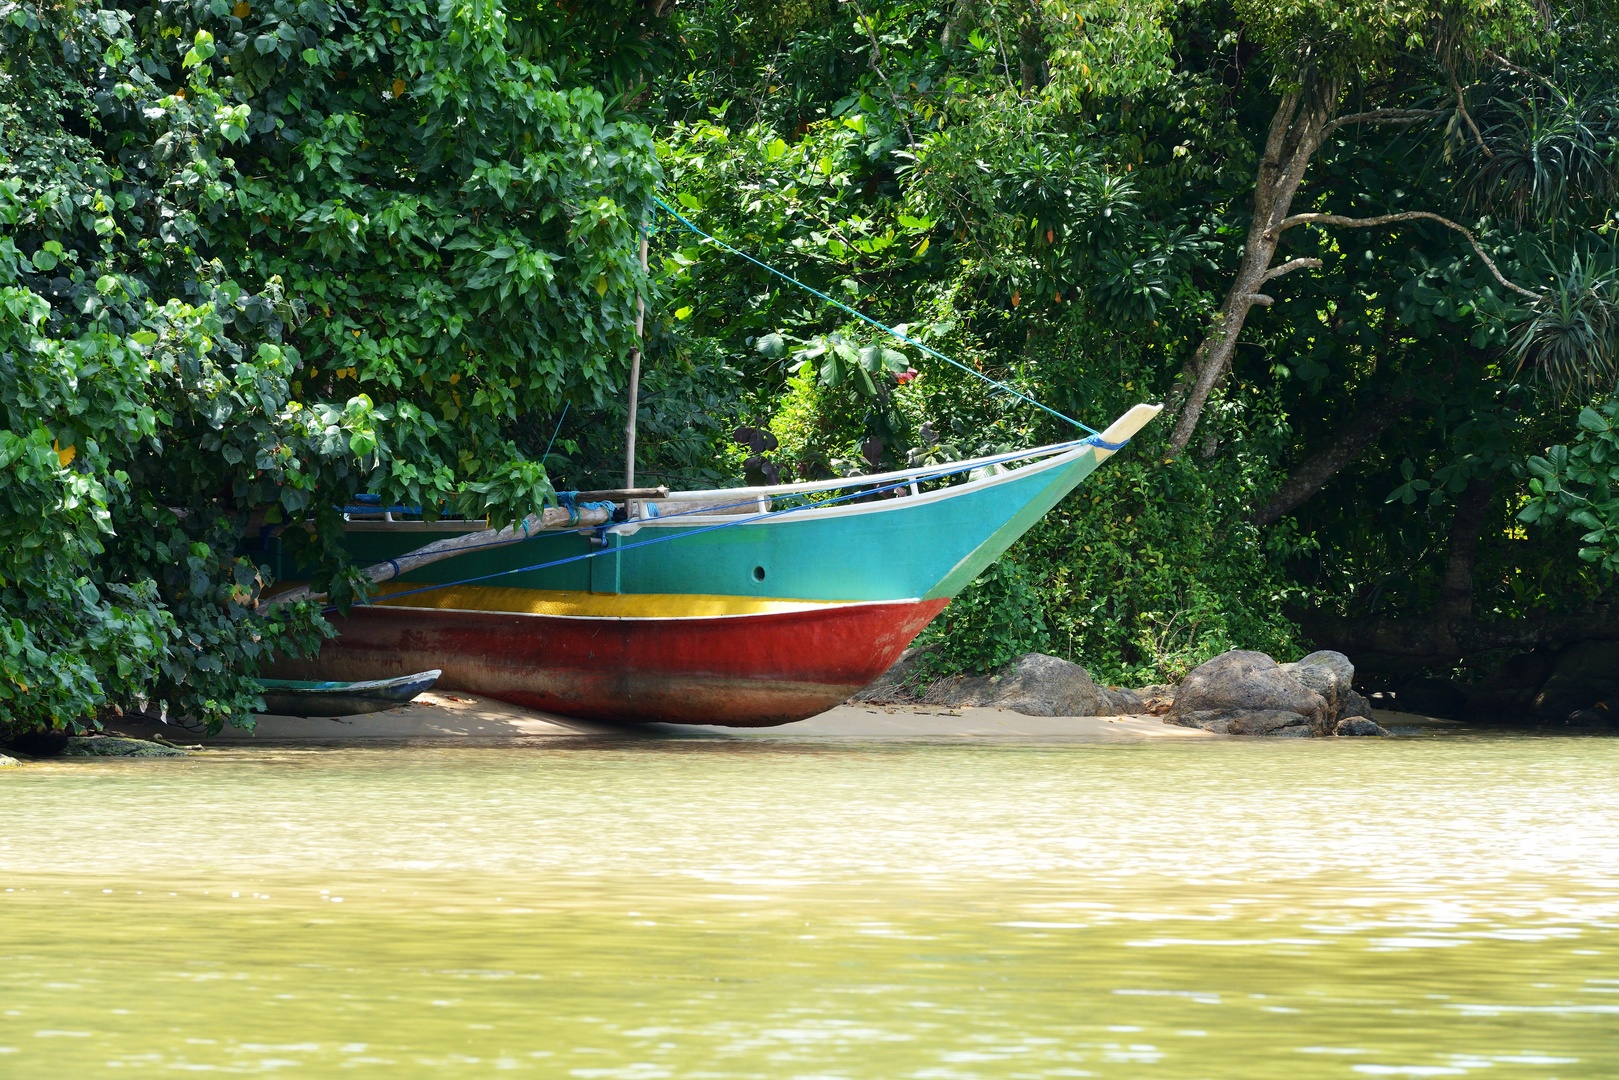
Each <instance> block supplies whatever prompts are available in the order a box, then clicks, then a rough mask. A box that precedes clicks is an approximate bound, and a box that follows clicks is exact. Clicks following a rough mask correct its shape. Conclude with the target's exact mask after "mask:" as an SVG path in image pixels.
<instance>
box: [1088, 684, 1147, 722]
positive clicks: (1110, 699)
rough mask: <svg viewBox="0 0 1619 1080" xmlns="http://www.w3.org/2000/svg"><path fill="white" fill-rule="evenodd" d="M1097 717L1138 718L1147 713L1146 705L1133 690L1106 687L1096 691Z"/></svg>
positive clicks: (1120, 687)
mask: <svg viewBox="0 0 1619 1080" xmlns="http://www.w3.org/2000/svg"><path fill="white" fill-rule="evenodd" d="M1096 693H1097V698H1098V699H1099V700H1098V703H1097V713H1096V715H1098V716H1140V715H1142V714H1143V713H1145V712H1146V711H1147V703H1146V702H1144V701H1142V700H1141V698H1140V697H1139V696H1138V695H1137V694H1136V692H1135V691H1134V690H1127V689H1125V688H1124V687H1122V686H1108V687H1102V688H1098V690H1097V692H1096Z"/></svg>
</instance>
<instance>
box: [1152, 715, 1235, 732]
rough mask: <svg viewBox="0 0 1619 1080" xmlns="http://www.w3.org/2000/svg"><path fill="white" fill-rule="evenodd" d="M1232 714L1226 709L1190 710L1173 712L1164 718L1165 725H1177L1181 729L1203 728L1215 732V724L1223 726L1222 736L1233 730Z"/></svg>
mask: <svg viewBox="0 0 1619 1080" xmlns="http://www.w3.org/2000/svg"><path fill="white" fill-rule="evenodd" d="M1231 720H1232V714H1231V713H1230V712H1228V711H1227V710H1225V709H1189V710H1187V711H1185V712H1179V713H1177V712H1171V713H1170V714H1169V715H1168V716H1166V717H1164V723H1166V724H1177V725H1179V726H1180V727H1195V728H1202V729H1204V730H1205V731H1213V730H1214V725H1215V724H1221V725H1223V726H1222V727H1221V729H1220V733H1221V734H1225V733H1226V732H1227V731H1230V730H1231Z"/></svg>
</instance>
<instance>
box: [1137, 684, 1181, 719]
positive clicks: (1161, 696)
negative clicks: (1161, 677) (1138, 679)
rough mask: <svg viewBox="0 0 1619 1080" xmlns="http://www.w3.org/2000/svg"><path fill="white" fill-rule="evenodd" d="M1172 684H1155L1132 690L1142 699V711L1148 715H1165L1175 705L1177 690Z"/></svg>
mask: <svg viewBox="0 0 1619 1080" xmlns="http://www.w3.org/2000/svg"><path fill="white" fill-rule="evenodd" d="M1176 689H1177V688H1176V687H1174V686H1171V685H1162V684H1156V683H1155V684H1153V685H1152V686H1142V687H1138V688H1137V689H1135V690H1133V691H1131V692H1132V693H1133V694H1135V696H1136V697H1138V698H1140V699H1141V705H1142V711H1143V712H1145V713H1146V714H1147V715H1148V716H1163V715H1164V714H1165V713H1167V712H1168V711H1169V710H1170V709H1172V708H1174V706H1175V690H1176Z"/></svg>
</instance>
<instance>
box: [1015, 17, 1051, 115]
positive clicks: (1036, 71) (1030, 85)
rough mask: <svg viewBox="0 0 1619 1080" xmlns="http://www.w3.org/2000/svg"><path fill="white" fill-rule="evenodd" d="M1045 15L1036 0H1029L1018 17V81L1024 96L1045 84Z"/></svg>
mask: <svg viewBox="0 0 1619 1080" xmlns="http://www.w3.org/2000/svg"><path fill="white" fill-rule="evenodd" d="M1044 18H1045V16H1044V14H1043V13H1042V12H1041V10H1040V5H1039V3H1038V2H1037V0H1029V4H1028V6H1027V8H1026V10H1025V11H1024V12H1023V15H1022V16H1021V17H1020V18H1019V19H1018V32H1017V43H1018V81H1019V83H1020V84H1021V89H1022V91H1023V95H1024V96H1025V97H1027V96H1029V95H1030V94H1033V93H1034V92H1035V91H1037V90H1039V89H1040V88H1041V87H1043V86H1045V85H1046V74H1047V73H1046V35H1045V28H1044V27H1043V26H1042V25H1041V24H1042V22H1043V20H1044Z"/></svg>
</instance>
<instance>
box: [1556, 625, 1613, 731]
mask: <svg viewBox="0 0 1619 1080" xmlns="http://www.w3.org/2000/svg"><path fill="white" fill-rule="evenodd" d="M1599 702H1600V703H1602V704H1603V705H1604V706H1605V707H1606V708H1607V709H1608V710H1609V711H1610V712H1611V711H1613V710H1614V709H1619V641H1580V642H1576V643H1575V644H1573V645H1570V646H1568V647H1567V648H1566V649H1563V650H1562V651H1561V652H1559V653H1558V654H1557V666H1556V667H1554V668H1553V669H1552V673H1551V677H1550V678H1548V679H1547V680H1546V682H1545V684H1544V685H1543V686H1541V688H1540V692H1539V693H1538V694H1536V695H1535V717H1536V718H1537V719H1539V720H1541V721H1550V722H1556V721H1560V720H1562V719H1564V718H1565V717H1567V716H1568V714H1569V713H1572V712H1575V711H1576V710H1580V709H1595V708H1596V707H1597V705H1598V703H1599Z"/></svg>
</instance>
